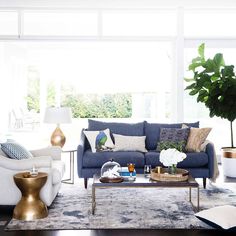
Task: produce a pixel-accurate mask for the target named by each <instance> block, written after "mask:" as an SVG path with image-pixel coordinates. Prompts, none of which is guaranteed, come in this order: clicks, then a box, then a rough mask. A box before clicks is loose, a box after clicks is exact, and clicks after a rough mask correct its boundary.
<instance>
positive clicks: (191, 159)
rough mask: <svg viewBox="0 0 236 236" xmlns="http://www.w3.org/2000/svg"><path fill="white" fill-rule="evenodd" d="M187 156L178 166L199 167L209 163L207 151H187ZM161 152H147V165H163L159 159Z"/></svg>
mask: <svg viewBox="0 0 236 236" xmlns="http://www.w3.org/2000/svg"><path fill="white" fill-rule="evenodd" d="M186 154H187V157H186V158H185V159H184V160H183V161H182V162H179V163H178V165H177V167H179V168H198V167H203V166H206V165H207V164H208V155H207V154H206V153H205V152H199V153H195V152H194V153H186ZM159 158H160V153H159V152H154V151H150V152H147V153H145V159H146V164H147V165H152V167H155V166H163V165H162V163H161V162H160V160H159Z"/></svg>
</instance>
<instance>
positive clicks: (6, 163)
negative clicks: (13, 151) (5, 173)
mask: <svg viewBox="0 0 236 236" xmlns="http://www.w3.org/2000/svg"><path fill="white" fill-rule="evenodd" d="M33 166H35V167H36V168H48V167H51V166H52V158H51V157H50V156H41V157H32V158H29V159H23V160H15V159H10V158H8V157H4V156H0V167H2V168H5V169H9V170H19V171H25V170H30V169H32V167H33Z"/></svg>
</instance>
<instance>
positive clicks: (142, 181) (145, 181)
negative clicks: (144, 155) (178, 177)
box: [93, 174, 199, 188]
mask: <svg viewBox="0 0 236 236" xmlns="http://www.w3.org/2000/svg"><path fill="white" fill-rule="evenodd" d="M99 178H100V176H99V175H94V177H93V186H95V187H177V188H178V187H195V188H196V187H199V184H198V183H197V181H196V180H195V179H194V178H193V177H192V176H191V175H189V178H188V180H187V181H180V182H174V181H171V182H166V181H155V180H151V179H150V178H148V177H144V175H143V174H137V176H136V180H135V181H123V182H121V183H101V182H100V180H99Z"/></svg>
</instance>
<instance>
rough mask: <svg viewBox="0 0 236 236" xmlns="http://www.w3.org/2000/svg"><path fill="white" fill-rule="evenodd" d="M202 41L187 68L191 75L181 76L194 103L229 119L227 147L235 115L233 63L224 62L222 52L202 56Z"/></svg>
mask: <svg viewBox="0 0 236 236" xmlns="http://www.w3.org/2000/svg"><path fill="white" fill-rule="evenodd" d="M204 51H205V44H201V45H200V46H199V48H198V54H199V55H198V56H197V57H196V58H194V59H193V60H192V63H191V64H190V65H189V67H188V69H189V70H190V71H192V73H193V77H192V78H185V81H187V82H190V83H191V84H190V85H189V86H187V87H186V88H185V89H186V90H190V92H189V94H190V95H191V96H194V95H196V96H197V102H202V103H204V104H205V106H206V107H207V108H209V111H210V117H213V116H217V117H221V118H224V119H227V120H229V121H230V130H231V147H233V146H234V142H233V125H232V123H233V121H234V120H235V118H236V76H235V72H234V66H233V65H225V62H224V58H223V55H222V54H221V53H217V54H216V55H215V56H214V57H213V58H212V59H210V58H209V59H206V58H205V52H204Z"/></svg>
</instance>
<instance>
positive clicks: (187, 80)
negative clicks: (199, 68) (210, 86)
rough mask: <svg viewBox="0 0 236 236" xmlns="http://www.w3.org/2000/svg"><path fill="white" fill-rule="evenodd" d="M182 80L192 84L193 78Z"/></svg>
mask: <svg viewBox="0 0 236 236" xmlns="http://www.w3.org/2000/svg"><path fill="white" fill-rule="evenodd" d="M184 80H185V81H186V82H193V81H195V79H194V78H184Z"/></svg>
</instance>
